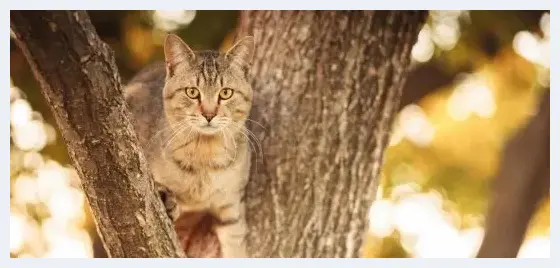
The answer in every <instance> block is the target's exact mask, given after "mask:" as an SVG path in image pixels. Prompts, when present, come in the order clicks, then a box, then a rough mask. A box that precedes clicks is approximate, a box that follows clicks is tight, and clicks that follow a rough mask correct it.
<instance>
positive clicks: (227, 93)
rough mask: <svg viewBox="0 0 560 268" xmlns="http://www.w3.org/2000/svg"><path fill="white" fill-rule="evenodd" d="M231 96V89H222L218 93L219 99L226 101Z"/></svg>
mask: <svg viewBox="0 0 560 268" xmlns="http://www.w3.org/2000/svg"><path fill="white" fill-rule="evenodd" d="M231 96H233V89H231V88H224V89H222V91H220V99H222V100H227V99H229V98H231Z"/></svg>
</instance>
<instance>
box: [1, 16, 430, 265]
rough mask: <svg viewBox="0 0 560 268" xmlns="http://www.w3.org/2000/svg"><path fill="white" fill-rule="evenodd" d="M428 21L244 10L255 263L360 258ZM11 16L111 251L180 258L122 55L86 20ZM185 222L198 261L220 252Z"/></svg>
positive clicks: (183, 232)
mask: <svg viewBox="0 0 560 268" xmlns="http://www.w3.org/2000/svg"><path fill="white" fill-rule="evenodd" d="M426 15H427V12H425V11H413V12H406V11H244V12H242V15H241V25H240V32H239V34H240V35H246V34H250V35H253V36H254V37H255V38H256V40H257V47H256V50H255V59H254V64H253V67H252V70H251V75H252V77H253V86H254V90H255V93H256V98H255V104H254V108H253V111H252V115H251V120H253V121H251V122H258V124H256V123H255V124H250V125H252V127H251V128H250V129H251V130H252V132H254V133H255V134H256V136H255V138H256V140H258V141H259V142H258V143H259V145H262V146H257V147H260V148H261V149H262V151H261V152H262V153H261V154H255V155H254V158H255V159H254V160H255V161H254V162H253V163H254V167H253V169H252V174H251V179H250V183H249V185H248V187H247V194H246V195H247V196H246V198H247V209H248V213H247V214H248V224H249V231H250V233H249V237H248V240H249V241H248V245H249V252H250V253H252V254H251V255H252V256H254V257H359V256H360V249H361V245H362V240H363V236H364V235H365V232H366V230H367V211H368V208H369V206H370V204H371V202H372V201H373V199H374V197H375V193H376V189H377V183H378V179H377V175H378V174H379V170H380V167H381V163H382V160H383V152H384V150H385V147H386V145H387V143H388V139H389V134H390V130H391V125H392V121H393V118H394V116H395V114H396V112H397V111H398V109H399V105H400V97H401V94H402V88H403V85H404V82H405V76H406V74H407V71H408V66H409V61H410V50H411V48H412V46H413V44H414V43H415V41H416V38H417V35H418V32H419V30H420V28H421V26H422V24H423V22H424V21H425V19H426ZM11 17H12V18H11V20H12V29H14V32H15V33H16V37H17V40H18V44H19V45H20V46H21V47H22V50H24V52H25V54H26V57H27V60H28V61H29V62H30V63H31V66H32V68H33V69H34V73H35V76H36V77H37V79H38V80H39V81H40V82H41V86H42V88H43V93H44V95H45V97H46V98H47V100H48V101H49V104H50V106H51V107H52V109H53V112H54V113H55V114H56V117H57V122H58V125H59V128H61V130H62V133H63V137H64V139H65V140H66V143H67V144H68V147H69V149H70V154H71V157H72V161H73V163H74V165H75V166H76V167H77V169H78V172H79V174H80V177H81V178H82V183H83V187H84V190H85V192H86V195H87V198H88V201H89V203H90V205H91V207H92V210H93V211H94V217H95V219H96V222H97V224H98V228H99V232H100V233H101V234H102V237H103V240H104V243H105V245H106V248H107V249H108V251H110V256H113V257H118V256H127V257H132V256H147V255H149V256H151V257H155V256H160V257H161V256H164V255H167V256H177V255H179V254H178V253H177V252H176V250H175V247H174V245H175V242H174V235H173V234H171V233H170V231H169V226H168V225H167V221H165V220H163V218H162V217H164V216H163V215H162V214H163V208H162V207H161V202H159V203H158V202H156V200H155V194H153V185H152V183H151V177H150V175H149V172H147V168H146V165H145V160H144V158H143V156H142V154H141V153H140V151H139V150H138V146H137V145H136V137H135V135H134V133H133V131H132V128H131V126H130V123H129V118H128V116H129V115H128V113H127V111H126V108H125V106H124V102H123V100H122V96H121V95H122V92H121V90H120V82H119V77H118V72H117V69H116V67H115V65H114V60H113V59H112V56H111V54H110V52H109V50H108V49H107V47H106V46H105V45H104V44H103V43H102V42H100V41H99V39H98V38H97V36H96V35H95V31H94V30H93V28H92V26H91V24H90V23H89V21H88V19H87V14H85V13H84V12H61V11H56V12H51V11H41V12H35V13H34V14H31V13H28V12H17V11H12V14H11ZM61 59H62V60H61ZM94 89H95V90H94ZM109 111H110V112H109ZM261 124H262V125H263V126H260V125H261ZM261 127H262V128H261ZM255 145H257V144H256V142H255ZM256 151H258V150H256ZM117 159H119V160H120V159H124V160H125V161H117ZM109 190H110V191H109ZM117 192H118V193H119V195H115V194H114V193H117ZM109 204H111V205H112V206H111V207H109V206H108V205H109ZM146 204H148V205H146ZM136 211H140V212H141V213H143V214H142V215H143V217H136V215H137V214H135V213H136ZM185 217H186V222H187V223H183V222H181V221H179V223H178V225H179V226H178V227H179V228H178V231H179V236H180V238H181V243H182V244H183V246H184V247H185V248H186V251H187V254H188V255H189V256H217V255H218V253H217V249H216V247H215V245H216V239H215V236H213V235H212V233H211V231H210V230H208V228H204V227H206V226H207V225H206V223H208V220H206V218H205V217H203V216H201V215H188V216H185ZM123 230H134V231H129V232H126V233H125V234H123V233H122V232H123ZM148 231H149V232H148ZM147 234H156V235H153V236H150V235H147ZM154 238H158V239H159V238H162V239H163V241H159V240H158V241H154ZM115 241H117V242H115ZM122 241H125V242H122ZM132 243H134V244H132ZM150 243H151V244H150ZM139 244H140V245H142V247H143V248H144V250H138V249H137V248H138V245H139ZM150 246H153V247H154V248H155V249H153V248H150ZM119 247H120V248H119ZM125 247H126V248H125ZM142 247H141V248H142ZM162 248H163V249H167V250H165V251H164V250H159V249H162ZM192 248H195V249H196V250H199V251H198V252H197V253H193V252H194V251H196V250H195V249H192ZM119 250H120V251H119Z"/></svg>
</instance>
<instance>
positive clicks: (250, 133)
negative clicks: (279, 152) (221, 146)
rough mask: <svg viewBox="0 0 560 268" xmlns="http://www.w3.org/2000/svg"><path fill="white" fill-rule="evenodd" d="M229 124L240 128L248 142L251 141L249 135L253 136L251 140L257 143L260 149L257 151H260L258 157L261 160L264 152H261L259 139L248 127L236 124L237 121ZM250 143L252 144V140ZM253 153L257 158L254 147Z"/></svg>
mask: <svg viewBox="0 0 560 268" xmlns="http://www.w3.org/2000/svg"><path fill="white" fill-rule="evenodd" d="M231 124H232V126H236V127H237V128H238V129H239V130H241V131H242V133H243V134H244V135H245V137H247V139H248V140H249V142H251V139H250V138H249V137H251V138H253V140H254V141H255V143H256V144H257V147H258V149H260V150H259V151H260V157H261V161H262V160H263V158H264V153H263V150H262V145H261V143H260V141H259V139H258V138H257V136H256V135H255V134H254V133H253V132H252V131H250V130H249V129H247V128H246V127H245V126H243V125H241V124H238V123H235V122H231ZM247 134H249V136H247ZM251 144H252V142H251ZM255 154H257V158H258V156H259V153H258V152H257V150H256V149H255Z"/></svg>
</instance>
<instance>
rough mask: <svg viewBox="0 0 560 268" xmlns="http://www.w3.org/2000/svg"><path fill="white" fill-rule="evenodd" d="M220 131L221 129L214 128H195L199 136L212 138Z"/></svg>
mask: <svg viewBox="0 0 560 268" xmlns="http://www.w3.org/2000/svg"><path fill="white" fill-rule="evenodd" d="M221 129H222V128H221V127H215V126H203V127H197V128H196V131H197V132H198V134H199V135H204V136H214V135H218V134H219V133H220V130H221Z"/></svg>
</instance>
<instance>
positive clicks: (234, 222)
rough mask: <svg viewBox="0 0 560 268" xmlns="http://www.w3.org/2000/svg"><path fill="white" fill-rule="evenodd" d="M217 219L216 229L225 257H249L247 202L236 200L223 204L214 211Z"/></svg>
mask: <svg viewBox="0 0 560 268" xmlns="http://www.w3.org/2000/svg"><path fill="white" fill-rule="evenodd" d="M214 214H215V215H214V216H215V217H216V219H217V221H216V223H215V224H214V231H215V232H216V235H217V236H218V240H219V241H220V246H221V251H222V257H223V258H247V257H249V256H248V255H247V244H246V236H247V223H246V219H245V204H244V203H242V202H234V203H230V204H226V205H223V206H221V207H219V208H218V209H216V211H215V213H214Z"/></svg>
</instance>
